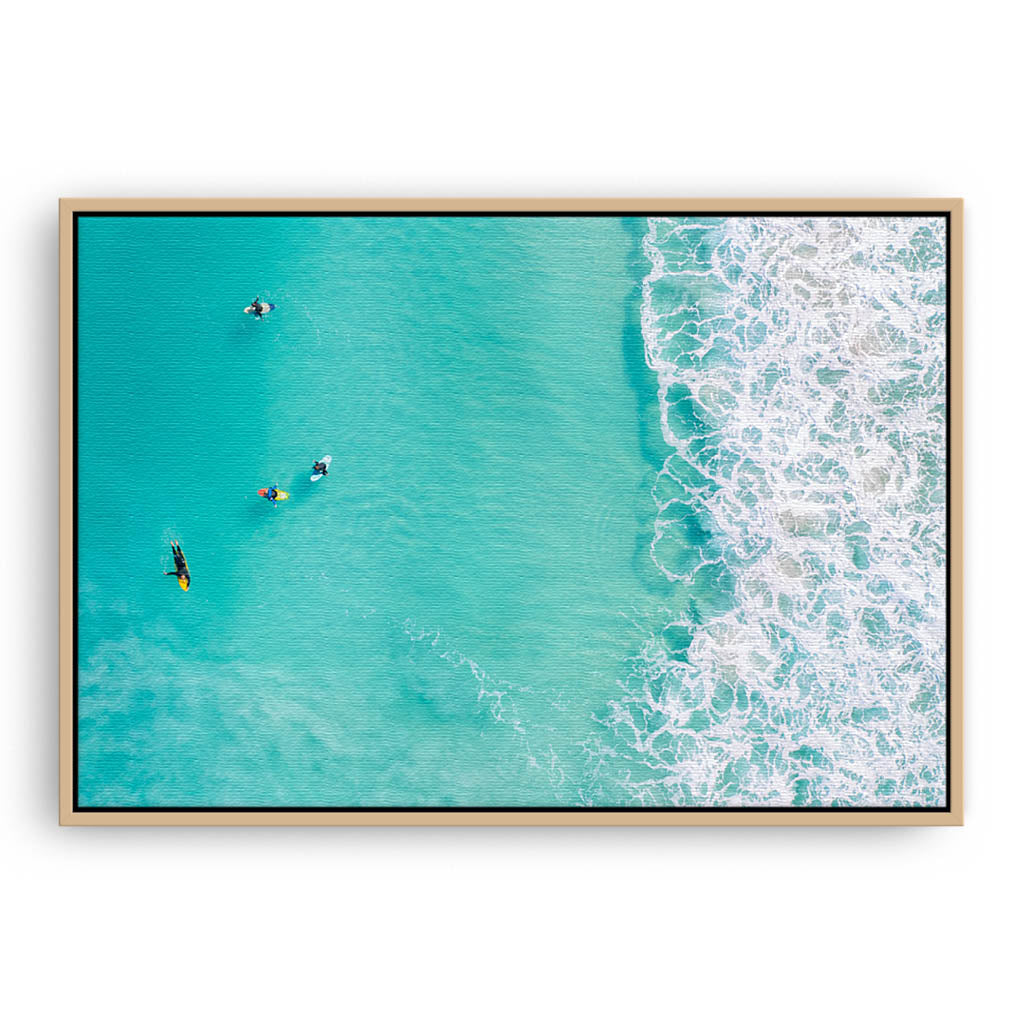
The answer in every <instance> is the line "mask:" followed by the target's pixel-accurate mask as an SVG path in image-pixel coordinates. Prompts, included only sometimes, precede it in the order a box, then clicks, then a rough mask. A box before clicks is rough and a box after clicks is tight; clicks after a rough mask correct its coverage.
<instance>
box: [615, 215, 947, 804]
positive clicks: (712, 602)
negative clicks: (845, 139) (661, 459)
mask: <svg viewBox="0 0 1024 1024" xmlns="http://www.w3.org/2000/svg"><path fill="white" fill-rule="evenodd" d="M648 227H649V230H648V232H647V235H646V237H645V238H644V242H643V245H644V251H645V253H646V255H647V257H648V259H649V260H650V264H651V270H650V273H649V274H648V275H647V277H646V278H645V280H644V283H643V310H642V328H643V336H644V343H645V347H646V356H647V362H648V364H649V366H650V367H651V368H652V369H653V370H654V371H655V372H656V373H657V380H658V396H659V402H660V412H661V429H662V434H663V436H664V439H665V441H666V442H667V444H668V445H669V446H670V447H671V449H672V454H671V455H670V456H669V457H668V458H667V459H666V461H665V464H664V466H663V468H662V470H661V472H660V473H659V474H658V479H657V483H656V485H655V487H654V489H653V497H654V500H655V502H656V506H657V519H656V523H655V529H654V533H653V539H652V543H651V555H652V557H653V559H654V560H655V562H656V563H657V565H658V567H659V568H660V570H661V571H662V573H663V574H664V575H665V576H666V577H667V578H668V579H670V580H672V581H674V582H675V583H676V584H677V593H678V607H679V614H678V616H675V617H674V621H673V622H672V623H669V624H667V628H665V629H664V630H663V632H662V633H661V634H657V635H654V636H653V637H652V638H651V639H650V640H649V642H648V643H647V645H646V647H645V649H644V651H643V653H642V656H641V657H640V658H638V659H637V660H636V663H635V665H634V666H633V672H632V674H631V676H630V678H629V679H628V680H626V681H625V686H624V695H623V697H622V698H621V700H617V701H615V702H613V703H612V705H611V707H610V714H609V718H608V723H609V724H610V725H611V727H612V728H613V729H614V730H615V731H616V732H617V733H618V734H619V735H620V737H622V738H624V739H625V740H626V741H627V744H628V747H629V749H630V751H631V767H630V768H629V771H628V773H627V774H628V778H627V782H626V785H627V787H628V788H629V790H630V791H631V792H632V794H633V795H634V797H635V798H636V799H637V800H639V801H641V802H644V803H665V802H671V803H712V804H733V805H739V804H743V805H750V804H764V805H788V804H792V803H812V804H840V805H849V804H854V805H862V806H863V805H894V804H928V805H936V804H941V803H943V802H944V799H945V756H946V751H945V727H946V708H945V671H946V667H945V656H946V652H945V614H946V606H945V601H946V596H945V573H946V561H945V560H946V554H945V551H946V525H945V524H946V495H945V464H946V447H945V445H946V441H945V431H946V399H945V329H946V317H945V281H946V238H945V224H944V221H943V220H941V219H937V218H899V217H897V218H891V219H889V218H885V219H883V218H873V217H872V218H868V217H840V218H806V219H805V218H797V217H780V218H746V217H742V218H741V217H736V218H728V219H726V220H724V221H713V220H700V219H683V220H670V219H662V218H652V219H650V221H649V224H648Z"/></svg>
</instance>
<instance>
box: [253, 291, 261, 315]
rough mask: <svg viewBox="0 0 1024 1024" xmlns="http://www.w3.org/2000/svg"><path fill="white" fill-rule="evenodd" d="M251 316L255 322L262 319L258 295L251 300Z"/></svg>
mask: <svg viewBox="0 0 1024 1024" xmlns="http://www.w3.org/2000/svg"><path fill="white" fill-rule="evenodd" d="M252 315H253V316H254V317H256V319H257V320H262V319H263V302H262V300H261V299H260V297H259V296H258V295H257V296H256V298H255V299H253V300H252Z"/></svg>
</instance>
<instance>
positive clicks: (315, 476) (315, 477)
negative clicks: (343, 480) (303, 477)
mask: <svg viewBox="0 0 1024 1024" xmlns="http://www.w3.org/2000/svg"><path fill="white" fill-rule="evenodd" d="M316 461H317V462H323V463H326V464H327V465H328V466H329V465H330V464H331V457H330V455H325V456H324V457H323V458H322V459H317V460H316ZM322 476H323V473H314V474H313V475H312V476H311V477H310V478H309V479H310V480H319V479H320V477H322Z"/></svg>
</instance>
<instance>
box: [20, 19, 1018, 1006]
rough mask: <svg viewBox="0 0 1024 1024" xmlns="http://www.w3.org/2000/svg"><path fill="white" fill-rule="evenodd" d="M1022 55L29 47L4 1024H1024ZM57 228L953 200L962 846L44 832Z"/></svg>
mask: <svg viewBox="0 0 1024 1024" xmlns="http://www.w3.org/2000/svg"><path fill="white" fill-rule="evenodd" d="M1022 22H1024V19H1022V15H1021V13H1020V8H1019V7H1017V6H1014V5H1009V4H1006V5H1004V4H998V5H996V4H991V5H989V4H986V3H978V2H973V3H970V4H944V3H937V2H930V3H921V4H898V3H895V2H884V3H875V2H861V3H858V4H856V5H843V6H842V7H840V6H839V5H833V4H828V3H822V2H815V3H788V4H780V3H761V4H745V3H732V4H722V5H715V4H702V5H700V7H699V9H687V8H686V7H684V5H682V4H679V3H660V2H649V3H646V4H636V3H632V4H624V5H607V6H606V7H602V6H601V5H599V4H595V3H580V4H572V5H570V4H559V3H556V2H551V0H549V2H547V3H534V2H519V3H516V4H508V5H506V6H504V7H502V8H493V7H487V6H486V5H483V4H478V3H465V4H443V3H438V4H388V5H373V4H370V3H364V4H361V5H359V7H358V9H352V8H348V9H346V8H345V7H344V5H340V4H337V5H336V4H329V3H323V4H313V3H308V2H305V0H292V2H289V3H285V4H267V3H250V4H246V5H228V4H219V3H214V2H206V3H194V2H188V0H186V2H182V3H178V4H176V5H144V4H138V3H102V2H99V3H95V2H94V3H77V4H74V5H71V4H68V5H66V6H62V5H52V6H47V5H42V4H35V5H28V4H21V5H18V6H16V7H11V8H8V10H7V12H6V14H5V19H4V35H3V45H2V50H3V54H2V58H0V84H2V92H0V95H2V97H3V101H2V103H3V105H2V120H0V131H2V139H3V142H4V143H6V146H5V149H6V155H5V156H4V157H3V159H2V161H0V177H2V184H3V187H2V189H0V204H2V208H3V234H2V238H3V245H2V255H0V258H2V261H3V262H2V273H0V284H2V287H3V292H2V305H0V344H2V350H3V363H4V373H3V385H2V386H3V402H2V405H0V417H2V437H3V463H2V466H3V472H4V475H5V477H6V486H5V487H3V498H2V504H0V509H2V517H3V522H2V538H3V543H2V544H0V579H2V583H3V586H2V596H0V600H2V602H3V611H4V616H3V620H2V621H3V637H4V666H3V684H4V685H3V691H2V693H3V698H2V703H0V729H2V736H0V779H2V782H3V785H2V790H0V791H2V794H3V797H2V801H3V805H2V812H0V830H2V835H0V866H2V871H0V878H2V882H0V885H2V901H0V929H2V931H0V935H2V940H3V943H4V944H5V945H6V950H5V951H3V955H2V956H0V974H2V975H4V976H5V978H6V980H4V981H3V982H2V983H0V1006H3V1007H4V1009H5V1010H6V1013H5V1016H6V1017H7V1019H8V1020H14V1021H22V1020H25V1021H49V1020H58V1019H62V1018H64V1017H67V1018H69V1019H74V1020H85V1021H93V1020H97V1021H100V1020H102V1021H106V1022H109V1021H136V1020H145V1021H149V1020H153V1021H162V1020H175V1021H177V1020H201V1021H206V1020H229V1021H233V1020H243V1021H263V1020H286V1021H290V1020H319V1019H351V1020H360V1021H361V1020H391V1019H396V1020H405V1019H417V1020H420V1019H449V1018H451V1019H466V1020H491V1019H496V1020H514V1021H519V1020H523V1021H534V1020H560V1019H565V1020H570V1019H591V1018H593V1019H599V1020H668V1019H684V1020H702V1019H713V1020H730V1021H732V1020H748V1019H756V1020H759V1021H772V1020H780V1021H787V1022H791V1021H798V1020H805V1019H811V1018H816V1019H824V1020H830V1021H845V1020H858V1021H859V1020H862V1019H868V1020H871V1021H896V1020H904V1019H906V1020H918V1019H931V1020H954V1019H960V1018H966V1019H974V1020H992V1019H1003V1018H1004V1017H1010V1016H1012V1015H1013V1014H1014V1013H1015V1012H1019V1005H1018V1002H1017V999H1016V996H1015V989H1014V988H1013V987H1012V981H1013V979H1012V974H1013V973H1016V972H1017V971H1018V970H1019V965H1020V952H1021V943H1020V926H1019V922H1018V919H1017V915H1018V914H1019V912H1020V910H1021V885H1020V876H1019V871H1020V866H1021V849H1020V845H1019V843H1020V838H1021V825H1020V821H1021V816H1022V807H1021V797H1022V794H1024V787H1022V776H1024V766H1022V763H1021V751H1022V749H1024V748H1022V742H1021V741H1022V735H1024V734H1022V728H1024V719H1022V711H1024V708H1022V700H1021V690H1022V687H1024V672H1022V670H1021V659H1020V654H1019V651H1020V648H1021V640H1022V634H1024V629H1022V626H1021V622H1020V619H1021V612H1022V600H1021V580H1022V571H1024V565H1022V564H1021V562H1022V560H1021V544H1020V541H1019V540H1018V537H1019V536H1020V533H1021V525H1022V523H1021V504H1020V499H1021V496H1022V488H1021V480H1022V468H1021V464H1020V463H1021V443H1022V440H1024V432H1022V430H1021V426H1020V424H1021V412H1022V408H1024V360H1022V356H1021V351H1022V349H1021V346H1022V344H1024V337H1022V334H1024V331H1022V324H1021V308H1022V298H1024V287H1022V281H1024V260H1022V258H1021V237H1022V223H1024V222H1022V214H1021V201H1022V198H1024V196H1022V191H1024V190H1022V180H1021V161H1020V156H1021V116H1020V110H1019V104H1020V101H1021V98H1022V92H1021V75H1020V66H1021V60H1022V59H1021V56H1020V53H1019V50H1018V48H1019V45H1020V39H1021V29H1022V27H1024V24H1022ZM257 126H258V127H259V128H260V129H261V130H260V131H258V132H257V131H255V128H256V127H257ZM60 195H142V196H146V195H185V196H204V195H242V196H245V195H285V196H287V195H313V196H319V195H328V196H330V195H337V196H343V195H469V196H479V195H528V196H529V195H568V196H571V195H583V196H604V195H613V196H614V195H627V196H631V195H647V196H687V195H769V196H771V195H778V196H785V195H822V196H831V195H908V196H913V195H963V196H965V197H966V199H967V261H968V264H967V266H968V279H967V375H966V382H967V423H968V432H967V495H968V500H967V602H968V603H967V673H966V678H967V686H968V701H967V706H968V719H967V722H968V725H967V740H968V746H967V753H968V778H967V819H968V821H967V825H966V827H965V828H963V829H943V830H918V831H914V830H853V831H842V830H831V829H822V830H791V831H785V830H778V829H765V830H754V829H736V830H731V831H730V830H725V829H716V830H704V831H701V830H679V831H667V830H656V831H643V830H622V831H614V830H607V831H600V830H589V829H581V830H565V831H556V830H540V831H520V830H508V829H503V830H495V831H484V830H451V831H442V830H430V831H410V830H399V831H383V830H368V831H343V830H263V831H260V830H237V831H236V830H227V829H225V830H220V831H218V830H211V829H197V830H190V831H189V830H181V831H174V830H169V831H163V830H128V831H122V830H87V829H80V830H69V829H64V830H61V829H58V827H57V824H56V820H57V775H56V766H57V762H56V730H57V548H56V541H57V486H56V479H57V474H56V461H55V460H56V458H57V197H58V196H60ZM144 1007H145V1008H144Z"/></svg>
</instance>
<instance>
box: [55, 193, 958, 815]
mask: <svg viewBox="0 0 1024 1024" xmlns="http://www.w3.org/2000/svg"><path fill="white" fill-rule="evenodd" d="M80 217H308V218H315V217H359V218H363V217H392V218H393V217H434V218H448V217H503V218H504V217H565V218H573V219H583V218H589V217H618V218H623V217H676V218H683V217H796V218H811V217H855V218H856V217H940V218H942V219H943V220H944V221H945V225H946V801H945V804H943V805H942V806H927V807H916V806H914V807H890V806H884V807H879V806H868V807H792V806H786V807H774V806H773V807H721V806H710V807H709V806H682V807H678V806H667V807H660V806H659V807H645V806H618V805H609V806H605V805H601V806H597V807H579V806H575V805H569V806H540V807H538V806H529V805H512V806H505V805H493V804H484V805H481V806H465V805H459V806H451V807H434V806H398V805H395V806H378V805H374V806H369V805H359V804H355V805H351V806H322V805H319V804H316V805H298V806H282V805H271V804H256V805H251V806H244V807H227V806H224V807H221V806H216V807H209V806H191V805H175V806H149V805H137V806H136V805H132V806H130V807H95V806H93V807H84V806H82V805H81V804H80V803H79V800H78V221H79V218H80ZM71 219H72V229H71V234H72V345H71V348H72V353H71V360H72V372H73V387H72V528H71V532H72V568H71V571H72V601H73V608H72V640H71V651H72V654H71V658H72V666H71V673H72V718H73V722H72V809H73V811H74V812H75V813H86V814H88V813H110V812H114V813H125V814H132V813H139V812H144V813H153V812H160V813H168V814H170V813H178V812H189V813H196V812H199V813H210V814H225V813H226V814H232V813H236V814H237V813H254V812H261V811H264V812H282V811H285V812H287V811H292V812H301V813H309V812H318V813H323V814H331V813H336V812H339V811H358V812H368V813H373V812H382V813H391V812H427V813H450V812H453V811H454V812H456V813H472V812H480V811H490V812H501V813H513V814H514V813H515V812H522V813H531V814H532V813H536V812H538V811H539V812H551V813H559V814H565V813H595V812H598V813H600V812H605V813H607V812H615V813H630V814H662V813H674V814H680V813H682V814H686V813H698V812H699V813H703V814H707V813H709V812H710V813H722V814H741V815H742V814H773V813H775V814H782V813H785V814H793V813H797V814H808V815H827V814H850V813H854V814H858V813H860V814H868V813H870V814H877V813H879V812H883V813H893V814H895V813H900V814H905V813H908V812H910V813H936V812H947V813H948V812H949V811H950V810H951V809H952V805H951V799H952V798H951V794H950V789H951V786H952V722H951V718H952V706H951V672H952V650H951V642H952V611H951V607H950V595H951V592H952V564H951V561H952V560H951V558H950V553H951V552H950V549H951V547H952V534H951V525H952V524H951V501H950V499H951V494H950V454H951V453H950V419H951V399H952V385H951V382H950V339H951V332H952V324H951V321H950V316H951V312H952V310H951V304H952V298H951V294H950V289H951V286H952V214H951V213H950V211H948V210H934V211H932V210H909V211H898V210H856V211H853V210H850V211H845V210H654V209H651V210H646V211H641V210H566V211H557V210H550V211H548V210H380V211H374V210H324V211H315V210H251V211H248V210H194V211H189V210H110V211H77V210H76V211H75V212H74V213H73V214H72V218H71Z"/></svg>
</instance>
